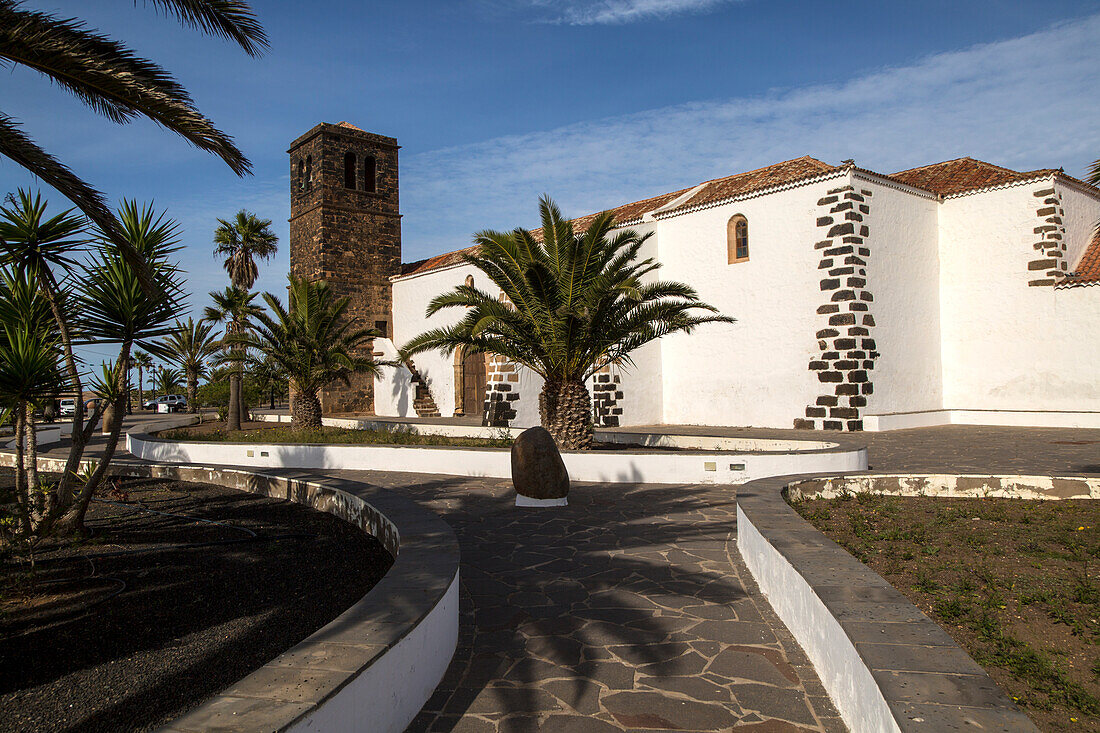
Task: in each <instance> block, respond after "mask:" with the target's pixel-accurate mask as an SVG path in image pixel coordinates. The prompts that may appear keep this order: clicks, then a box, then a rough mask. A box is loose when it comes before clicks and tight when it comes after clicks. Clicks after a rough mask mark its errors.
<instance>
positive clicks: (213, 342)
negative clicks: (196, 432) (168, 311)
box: [163, 318, 221, 412]
mask: <svg viewBox="0 0 1100 733" xmlns="http://www.w3.org/2000/svg"><path fill="white" fill-rule="evenodd" d="M213 330H214V324H212V323H207V322H205V321H199V322H198V323H196V322H195V320H194V319H193V318H188V319H187V321H186V322H183V321H176V327H175V329H173V331H172V333H170V334H168V337H167V338H166V339H164V344H163V345H164V349H165V351H167V352H168V353H169V354H170V357H169V358H171V359H172V360H173V361H175V363H176V364H178V365H179V368H180V370H182V371H183V376H184V379H185V380H186V381H187V411H188V412H198V411H199V406H198V401H199V378H200V377H202V376H204V375H205V374H206V361H207V360H208V359H209V358H210V357H212V356H214V354H216V353H218V350H219V349H220V348H221V344H220V343H219V341H218V339H217V338H215V337H214V336H213V335H212V332H213Z"/></svg>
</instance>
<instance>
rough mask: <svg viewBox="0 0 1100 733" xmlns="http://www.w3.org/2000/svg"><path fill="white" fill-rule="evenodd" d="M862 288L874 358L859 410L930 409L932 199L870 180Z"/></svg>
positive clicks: (938, 401) (936, 339)
mask: <svg viewBox="0 0 1100 733" xmlns="http://www.w3.org/2000/svg"><path fill="white" fill-rule="evenodd" d="M856 188H857V190H864V189H865V190H868V191H871V192H872V195H871V197H870V199H869V202H868V203H869V206H870V209H871V211H870V214H869V215H868V216H867V219H866V223H867V225H868V228H869V230H870V235H869V237H868V238H867V240H866V243H867V247H868V248H869V249H870V251H871V255H870V257H869V258H867V268H866V269H867V287H868V289H869V290H870V292H871V294H872V295H874V298H875V299H874V302H872V303H871V305H870V313H871V314H872V315H873V316H874V319H875V326H874V327H873V328H871V329H869V330H870V332H871V338H873V339H874V340H875V345H876V346H877V347H878V352H879V354H880V356H879V357H878V359H877V360H876V362H875V368H874V370H873V371H872V372H870V378H871V381H872V382H873V384H874V387H875V391H874V393H873V394H871V395H869V396H868V397H867V407H866V410H865V414H876V413H891V412H908V411H914V410H932V409H937V408H939V407H940V406H941V405H942V404H943V375H942V371H941V365H940V328H939V322H940V296H939V249H938V232H937V221H938V216H937V214H938V208H939V202H938V201H937V200H936V199H934V198H931V197H928V196H922V195H920V194H917V193H912V192H909V191H905V190H900V189H898V188H895V187H891V186H888V185H883V184H880V183H877V182H874V181H869V180H857V182H856Z"/></svg>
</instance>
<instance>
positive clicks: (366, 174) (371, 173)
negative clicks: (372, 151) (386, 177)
mask: <svg viewBox="0 0 1100 733" xmlns="http://www.w3.org/2000/svg"><path fill="white" fill-rule="evenodd" d="M363 190H364V191H366V192H367V193H375V192H376V191H377V190H378V164H377V163H375V161H374V156H373V155H368V156H366V157H364V158H363Z"/></svg>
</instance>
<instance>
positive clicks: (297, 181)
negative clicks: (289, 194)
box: [294, 159, 306, 191]
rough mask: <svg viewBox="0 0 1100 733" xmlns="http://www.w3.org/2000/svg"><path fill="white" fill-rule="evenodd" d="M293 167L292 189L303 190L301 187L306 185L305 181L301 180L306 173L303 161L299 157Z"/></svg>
mask: <svg viewBox="0 0 1100 733" xmlns="http://www.w3.org/2000/svg"><path fill="white" fill-rule="evenodd" d="M294 168H295V176H294V190H295V191H301V190H303V188H304V187H305V185H306V184H305V181H303V180H302V179H303V178H305V175H306V164H305V161H303V160H301V159H299V160H298V164H297V165H296V166H294Z"/></svg>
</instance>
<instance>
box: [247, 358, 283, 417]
mask: <svg viewBox="0 0 1100 733" xmlns="http://www.w3.org/2000/svg"><path fill="white" fill-rule="evenodd" d="M245 363H246V364H247V365H248V374H249V376H250V377H252V379H253V380H254V381H255V383H256V386H258V387H259V388H260V394H261V395H263V394H264V393H265V392H266V393H267V395H268V397H269V399H270V402H269V403H268V405H269V407H270V409H272V410H274V409H275V396H276V395H278V396H279V397H282V395H284V394H286V392H287V379H288V377H287V375H286V372H285V371H283V368H282V367H281V366H279V363H278V362H276V361H275V360H274V359H272V358H271V357H270V356H268V355H267V354H263V355H262V356H261V355H258V354H256V353H253V352H250V353H249V354H248V359H247V360H246V362H245Z"/></svg>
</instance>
